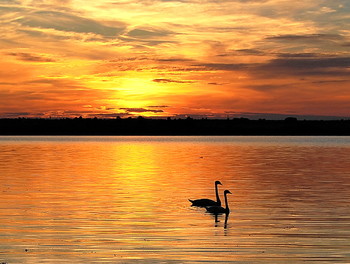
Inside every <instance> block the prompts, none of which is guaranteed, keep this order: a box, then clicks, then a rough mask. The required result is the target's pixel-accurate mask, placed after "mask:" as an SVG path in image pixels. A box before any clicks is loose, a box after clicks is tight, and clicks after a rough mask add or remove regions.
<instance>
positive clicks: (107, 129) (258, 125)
mask: <svg viewBox="0 0 350 264" xmlns="http://www.w3.org/2000/svg"><path fill="white" fill-rule="evenodd" d="M0 135H350V120H327V121H326V120H297V119H296V118H293V117H289V118H286V119H284V120H265V119H259V120H250V119H247V118H234V119H192V118H186V119H171V118H168V119H149V118H143V117H138V118H116V119H98V118H91V119H90V118H64V119H41V118H37V119H35V118H14V119H5V118H4V119H0Z"/></svg>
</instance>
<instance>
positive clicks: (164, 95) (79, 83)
mask: <svg viewBox="0 0 350 264" xmlns="http://www.w3.org/2000/svg"><path fill="white" fill-rule="evenodd" d="M0 21H1V22H0V23H1V32H0V34H1V37H0V48H1V50H0V52H1V59H0V117H43V118H48V117H53V118H57V117H77V116H83V117H99V118H109V117H112V118H114V117H116V116H120V117H128V116H140V115H142V116H146V117H160V116H162V117H164V116H167V117H168V116H170V117H185V116H192V117H194V118H196V117H198V118H199V117H208V118H213V117H223V118H226V117H230V118H231V117H241V116H245V117H251V118H257V117H258V118H260V117H264V118H269V117H270V118H275V117H280V116H281V117H283V116H323V117H324V116H338V117H349V116H350V115H349V109H350V1H349V0H307V1H305V0H303V1H301V0H294V1H290V0H222V1H218V0H177V1H176V0H138V1H136V0H134V1H131V0H121V1H117V0H97V1H86V0H33V1H32V0H0Z"/></svg>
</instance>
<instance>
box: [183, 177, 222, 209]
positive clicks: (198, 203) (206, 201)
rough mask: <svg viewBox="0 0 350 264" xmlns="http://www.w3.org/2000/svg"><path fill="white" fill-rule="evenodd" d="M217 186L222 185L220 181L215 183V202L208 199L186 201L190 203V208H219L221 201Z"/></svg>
mask: <svg viewBox="0 0 350 264" xmlns="http://www.w3.org/2000/svg"><path fill="white" fill-rule="evenodd" d="M218 184H220V185H222V183H221V182H220V181H215V195H216V202H215V201H213V200H210V199H197V200H190V199H188V200H189V201H190V202H191V203H192V206H198V207H206V206H221V201H220V197H219V192H218Z"/></svg>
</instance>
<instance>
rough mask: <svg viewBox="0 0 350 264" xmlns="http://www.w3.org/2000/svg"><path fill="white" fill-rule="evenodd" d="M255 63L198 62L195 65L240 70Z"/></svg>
mask: <svg viewBox="0 0 350 264" xmlns="http://www.w3.org/2000/svg"><path fill="white" fill-rule="evenodd" d="M254 65H255V64H247V63H203V64H197V65H193V66H197V67H203V68H204V69H206V70H219V71H238V70H244V69H247V68H248V67H252V66H254Z"/></svg>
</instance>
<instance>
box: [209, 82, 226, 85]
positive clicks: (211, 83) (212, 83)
mask: <svg viewBox="0 0 350 264" xmlns="http://www.w3.org/2000/svg"><path fill="white" fill-rule="evenodd" d="M208 84H210V85H224V84H225V83H217V82H210V83H208Z"/></svg>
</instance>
